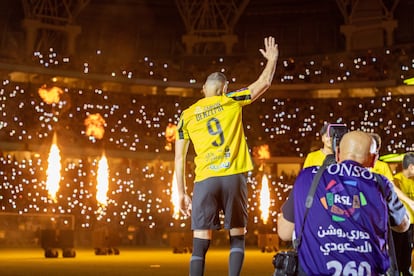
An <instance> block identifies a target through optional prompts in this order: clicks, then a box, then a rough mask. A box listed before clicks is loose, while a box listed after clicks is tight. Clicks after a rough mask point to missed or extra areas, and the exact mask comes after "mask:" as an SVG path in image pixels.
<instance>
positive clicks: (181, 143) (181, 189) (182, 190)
mask: <svg viewBox="0 0 414 276" xmlns="http://www.w3.org/2000/svg"><path fill="white" fill-rule="evenodd" d="M189 144H190V140H188V139H177V140H176V141H175V160H174V164H175V165H174V166H175V175H176V180H177V192H178V198H179V201H180V211H181V212H182V213H183V214H184V215H186V216H190V215H191V198H190V197H189V196H188V195H187V193H186V183H185V163H186V157H187V152H188V146H189Z"/></svg>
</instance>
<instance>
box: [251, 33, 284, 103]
mask: <svg viewBox="0 0 414 276" xmlns="http://www.w3.org/2000/svg"><path fill="white" fill-rule="evenodd" d="M264 46H265V47H264V49H260V50H259V51H260V52H261V53H262V55H263V57H264V58H266V60H267V62H266V66H265V68H264V69H263V71H262V73H261V74H260V76H259V78H258V79H257V80H256V81H255V82H253V83H252V84H250V85H249V86H248V88H249V90H250V92H251V97H252V101H254V100H256V99H257V98H258V97H260V95H262V94H263V93H264V92H265V91H266V90H267V89H269V87H270V85H271V84H272V80H273V76H274V74H275V71H276V64H277V59H278V57H279V48H278V45H277V44H276V43H275V38H274V37H272V36H269V37H266V38H265V39H264Z"/></svg>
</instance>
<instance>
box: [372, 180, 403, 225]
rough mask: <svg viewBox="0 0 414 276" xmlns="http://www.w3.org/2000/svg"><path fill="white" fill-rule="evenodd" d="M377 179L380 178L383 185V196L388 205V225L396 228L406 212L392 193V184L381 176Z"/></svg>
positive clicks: (394, 193)
mask: <svg viewBox="0 0 414 276" xmlns="http://www.w3.org/2000/svg"><path fill="white" fill-rule="evenodd" d="M379 177H381V179H382V183H383V184H382V185H384V191H385V195H384V196H385V200H386V202H387V205H388V217H389V219H390V225H391V226H397V225H399V224H400V223H401V222H402V220H403V218H404V216H405V214H406V213H407V211H406V209H405V207H404V205H403V204H402V202H401V200H400V199H399V198H398V196H397V193H396V192H395V191H394V187H393V185H392V183H391V182H390V181H389V180H388V179H387V178H386V177H385V176H383V175H379Z"/></svg>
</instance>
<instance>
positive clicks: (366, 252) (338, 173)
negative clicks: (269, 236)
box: [282, 161, 406, 275]
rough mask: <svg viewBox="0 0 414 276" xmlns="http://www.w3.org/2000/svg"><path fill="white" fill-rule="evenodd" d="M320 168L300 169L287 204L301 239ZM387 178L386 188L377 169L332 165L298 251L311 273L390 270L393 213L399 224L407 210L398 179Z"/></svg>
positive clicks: (350, 163)
mask: <svg viewBox="0 0 414 276" xmlns="http://www.w3.org/2000/svg"><path fill="white" fill-rule="evenodd" d="M317 169H318V167H309V168H306V169H304V170H302V171H301V172H300V174H299V175H298V177H297V179H296V181H295V185H294V187H293V190H292V192H291V195H290V196H289V199H288V200H287V201H286V203H285V204H284V205H283V206H282V211H283V215H284V217H285V219H287V220H288V221H291V222H294V223H295V234H296V237H297V236H298V234H299V232H300V229H301V226H302V223H303V216H304V213H305V210H306V208H305V200H306V196H307V195H308V192H309V188H310V186H311V184H312V179H313V177H314V176H315V174H316V172H317ZM381 179H382V185H383V188H381V187H380V186H379V185H380V184H379V183H378V182H377V181H376V178H375V176H374V174H373V173H372V172H370V171H369V170H367V169H366V168H363V167H362V166H361V165H360V164H358V163H356V162H353V161H345V162H342V163H340V164H333V165H330V166H328V167H327V168H326V170H325V172H324V173H323V175H322V177H321V180H320V182H319V185H318V187H317V189H316V192H315V196H314V200H313V205H312V207H311V209H310V210H309V213H308V216H307V218H306V222H305V227H304V230H303V233H302V242H301V245H300V247H299V250H298V252H299V263H300V266H301V268H302V269H303V270H304V271H305V272H306V274H307V275H333V274H334V273H339V274H337V275H343V274H344V275H378V274H382V273H385V272H386V271H387V269H388V268H389V266H390V261H389V256H388V252H387V249H386V244H387V240H388V238H387V237H388V236H387V231H388V225H387V224H388V215H389V217H390V224H391V225H398V224H400V223H401V222H402V220H403V218H404V216H405V212H406V211H405V208H404V206H403V205H402V203H401V201H400V200H399V199H398V197H397V195H396V193H395V192H394V190H393V186H392V183H391V182H389V180H387V179H386V178H385V177H382V176H381ZM383 194H384V195H385V196H384V195H383ZM387 207H388V210H387ZM354 273H355V274H354Z"/></svg>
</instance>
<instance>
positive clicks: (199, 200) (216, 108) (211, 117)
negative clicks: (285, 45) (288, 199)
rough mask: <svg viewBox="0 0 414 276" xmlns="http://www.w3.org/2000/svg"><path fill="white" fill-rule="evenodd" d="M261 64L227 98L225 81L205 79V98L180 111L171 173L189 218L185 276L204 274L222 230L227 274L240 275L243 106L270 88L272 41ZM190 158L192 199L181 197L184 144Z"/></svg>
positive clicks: (245, 162)
mask: <svg viewBox="0 0 414 276" xmlns="http://www.w3.org/2000/svg"><path fill="white" fill-rule="evenodd" d="M260 52H261V54H262V55H263V57H264V58H265V59H266V61H267V62H266V65H265V67H264V69H263V71H262V73H261V74H260V76H259V77H258V79H257V80H256V81H255V82H253V83H252V84H250V85H249V86H247V87H246V88H242V89H240V90H237V91H234V92H229V93H227V85H228V82H227V79H226V76H225V75H224V74H222V73H220V72H215V73H212V74H210V75H209V76H208V77H207V80H206V82H205V83H204V85H203V89H202V92H203V93H204V96H205V97H204V98H202V99H200V100H198V101H197V102H196V103H195V104H193V105H192V106H190V107H189V108H188V109H186V110H184V111H183V112H182V114H181V118H180V121H179V123H178V125H177V135H176V142H175V171H176V177H177V186H178V194H179V199H180V210H181V212H182V213H183V214H184V215H188V216H189V215H191V227H192V230H193V253H192V256H191V260H190V275H192V276H197V275H204V267H205V256H206V253H207V251H208V248H209V246H210V241H211V239H212V230H217V229H220V228H221V223H220V217H219V212H220V211H223V213H224V214H225V217H224V228H225V229H228V230H229V234H230V256H229V275H231V276H233V275H240V272H241V269H242V265H243V261H244V250H245V233H246V225H247V184H246V178H245V173H246V172H248V171H250V170H252V169H253V163H252V160H251V157H250V154H249V150H248V146H247V143H246V138H245V135H244V132H243V124H242V107H243V106H245V105H247V104H250V103H252V102H253V101H255V100H256V99H258V97H260V95H262V94H263V93H264V92H265V91H266V90H268V88H269V87H270V85H271V83H272V80H273V76H274V73H275V70H276V64H277V60H278V56H279V50H278V45H277V44H276V43H275V39H274V37H271V36H270V37H266V38H265V39H264V49H260ZM190 142H192V144H193V146H194V151H195V153H196V157H195V160H194V161H195V166H196V167H195V183H194V189H193V198H192V200H191V198H190V197H189V195H188V194H187V192H186V183H185V165H186V156H187V152H188V148H189V144H190Z"/></svg>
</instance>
